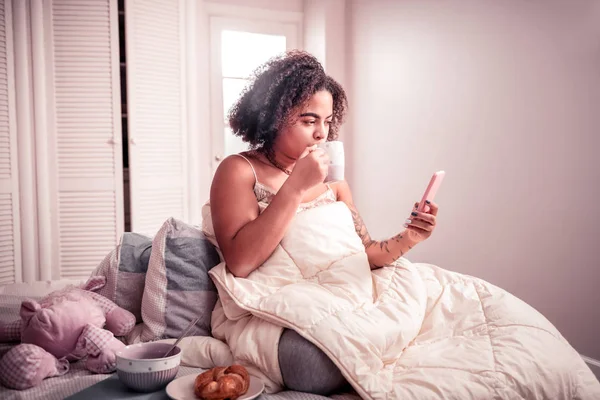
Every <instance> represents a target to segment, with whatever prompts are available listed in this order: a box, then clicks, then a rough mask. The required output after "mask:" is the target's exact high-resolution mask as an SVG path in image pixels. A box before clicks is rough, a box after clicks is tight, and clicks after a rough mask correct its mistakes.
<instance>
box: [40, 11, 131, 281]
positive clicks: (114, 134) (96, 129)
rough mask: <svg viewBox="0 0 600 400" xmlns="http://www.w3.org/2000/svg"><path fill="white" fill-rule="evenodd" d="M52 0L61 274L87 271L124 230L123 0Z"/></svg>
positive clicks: (78, 274) (56, 223)
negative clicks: (120, 26) (120, 15)
mask: <svg viewBox="0 0 600 400" xmlns="http://www.w3.org/2000/svg"><path fill="white" fill-rule="evenodd" d="M46 4H48V3H46ZM50 4H51V16H52V18H51V21H52V22H51V26H52V34H53V35H52V36H53V37H52V42H51V43H52V51H51V55H52V58H53V63H52V67H53V71H52V74H51V75H52V79H51V81H52V84H53V86H54V87H53V94H54V96H53V97H54V99H53V100H54V102H55V104H54V110H55V113H54V124H53V126H54V138H53V139H52V140H50V142H51V143H54V144H55V146H56V147H55V151H56V153H55V157H52V160H53V161H54V167H55V168H56V174H53V175H55V176H56V177H57V178H58V179H57V181H56V182H55V186H54V193H55V197H54V198H53V201H55V202H56V209H57V218H56V220H55V221H54V236H55V238H57V239H58V251H57V252H56V255H55V257H56V259H55V263H56V265H57V266H58V269H59V270H60V276H61V277H82V276H88V275H89V273H90V272H91V271H92V270H93V269H94V268H95V267H96V266H97V265H98V263H99V262H100V261H101V260H102V258H103V257H104V256H105V255H106V254H107V253H108V252H109V251H110V250H112V249H113V248H114V247H115V245H116V244H117V241H118V238H119V237H120V235H121V233H122V232H123V169H122V155H121V151H122V150H121V145H120V143H119V141H120V138H121V125H120V124H121V118H120V117H121V107H120V91H119V87H120V83H119V39H118V35H119V33H118V8H117V0H85V1H82V0H52V1H51V2H50Z"/></svg>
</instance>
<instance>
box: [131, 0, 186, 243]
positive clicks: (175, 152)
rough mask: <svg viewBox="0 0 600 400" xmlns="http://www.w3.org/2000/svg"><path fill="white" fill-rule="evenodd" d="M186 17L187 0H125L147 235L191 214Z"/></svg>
mask: <svg viewBox="0 0 600 400" xmlns="http://www.w3.org/2000/svg"><path fill="white" fill-rule="evenodd" d="M183 21H184V2H183V1H181V0H153V1H149V0H126V1H125V28H126V31H125V32H126V38H125V41H126V50H127V52H126V56H127V116H128V134H129V163H130V164H129V172H130V190H131V230H132V231H134V232H139V233H145V234H147V235H154V234H155V233H156V232H157V230H158V229H159V228H160V226H161V224H162V223H163V222H164V221H165V220H166V219H167V218H169V217H175V218H180V219H184V220H185V219H186V218H187V190H186V179H187V177H186V174H187V171H186V168H185V166H186V165H187V164H186V162H187V161H186V156H185V153H186V151H187V149H186V135H187V133H186V125H185V122H184V121H185V101H184V99H185V88H184V83H185V82H184V77H185V69H184V67H185V62H183V61H182V60H183V59H184V56H185V54H184V51H183V49H184V44H185V43H184V23H183ZM190 84H192V83H190Z"/></svg>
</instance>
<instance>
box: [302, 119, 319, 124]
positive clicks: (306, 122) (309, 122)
mask: <svg viewBox="0 0 600 400" xmlns="http://www.w3.org/2000/svg"><path fill="white" fill-rule="evenodd" d="M315 122H317V121H315V120H312V121H304V123H305V124H309V125H313V124H314V123H315Z"/></svg>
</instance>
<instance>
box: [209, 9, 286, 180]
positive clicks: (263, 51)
mask: <svg viewBox="0 0 600 400" xmlns="http://www.w3.org/2000/svg"><path fill="white" fill-rule="evenodd" d="M297 31H298V27H297V25H296V24H295V23H292V22H287V23H285V22H282V23H279V22H269V21H251V20H243V19H233V18H222V17H213V18H211V60H210V64H211V130H212V135H211V136H212V142H213V143H212V151H213V158H214V160H213V170H214V169H216V167H217V166H218V163H219V162H220V161H221V160H222V159H223V158H224V157H226V156H228V155H230V154H234V153H239V152H241V151H244V150H247V149H248V145H247V143H244V142H243V141H242V140H241V139H240V138H239V137H237V136H234V135H233V133H232V132H231V129H230V128H229V124H228V121H227V114H228V113H229V110H230V109H231V107H232V106H233V105H234V104H235V102H236V101H237V99H238V98H239V96H240V95H241V93H242V91H243V90H244V88H245V87H246V86H247V84H248V83H249V78H250V77H251V75H252V73H253V72H254V70H255V69H256V68H257V67H259V66H260V65H261V64H263V63H264V62H265V61H267V60H269V59H270V58H271V57H273V56H276V55H279V54H282V53H284V52H285V51H286V50H290V49H294V48H297Z"/></svg>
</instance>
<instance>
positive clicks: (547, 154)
mask: <svg viewBox="0 0 600 400" xmlns="http://www.w3.org/2000/svg"><path fill="white" fill-rule="evenodd" d="M349 3H350V6H351V10H350V14H349V15H350V17H349V21H348V22H349V29H350V33H351V34H350V36H349V39H350V41H351V42H352V43H351V46H350V47H349V50H348V54H347V60H348V61H349V65H351V67H349V70H348V71H349V73H348V76H349V78H348V79H349V80H350V82H351V89H352V90H351V101H352V103H351V116H352V121H351V124H350V125H349V126H350V127H351V129H352V132H351V133H352V134H351V143H352V149H353V151H352V154H351V156H350V157H349V162H351V163H352V164H353V168H352V175H351V185H352V186H353V192H354V197H355V200H356V202H357V205H358V206H359V209H360V210H361V213H362V214H363V216H364V219H365V220H366V223H367V226H368V227H369V228H370V231H371V233H372V234H373V235H374V236H376V237H386V236H388V235H391V234H394V233H396V232H398V231H399V230H401V229H402V223H403V221H404V219H405V218H406V217H407V215H408V214H409V212H410V210H411V207H412V204H413V202H414V201H416V200H417V199H418V198H419V196H420V195H421V193H422V191H423V190H424V188H425V186H426V184H427V181H428V179H429V177H430V175H431V173H432V172H433V171H435V170H438V169H445V170H446V171H447V176H446V180H445V182H444V184H443V185H442V188H441V189H440V192H439V196H438V199H437V200H438V202H439V203H440V206H441V209H440V215H439V227H438V229H437V231H436V233H435V234H434V236H433V237H432V238H431V239H430V240H429V241H428V242H426V243H424V244H422V245H420V246H418V247H417V248H415V249H414V250H413V251H412V252H411V253H410V255H409V259H412V260H413V261H423V262H431V263H434V264H437V265H439V266H441V267H443V268H446V269H451V270H455V271H459V272H463V273H467V274H471V275H476V276H478V277H481V278H484V279H486V280H489V281H491V282H492V283H494V284H496V285H498V286H501V287H503V288H505V289H507V290H509V291H510V292H512V293H514V294H515V295H517V296H518V297H520V298H522V299H523V300H525V301H527V302H528V303H530V304H531V305H533V306H534V307H536V308H537V309H538V310H540V311H541V312H542V313H544V314H545V315H546V316H547V317H548V318H549V319H550V320H551V321H552V322H553V323H554V324H555V325H556V326H557V327H558V329H559V330H560V331H561V332H562V333H563V334H564V335H565V336H566V338H567V339H568V340H569V341H571V343H572V344H573V345H574V346H575V347H576V348H577V350H578V351H579V352H580V353H582V354H585V355H587V356H590V357H593V358H596V359H600V341H598V337H599V334H600V332H599V325H600V290H599V288H598V285H599V284H600V262H599V261H598V259H599V256H598V254H597V252H598V247H597V246H598V244H597V243H598V238H600V227H599V223H600V211H599V210H598V207H597V206H596V202H597V200H598V187H599V184H600V161H598V160H599V157H598V154H597V152H598V149H600V132H599V131H598V130H599V127H600V28H599V27H600V2H597V1H594V0H579V1H576V2H569V1H542V0H537V1H533V0H532V1H491V0H480V1H446V2H439V1H433V0H430V1H426V0H404V1H394V0H389V1H386V0H353V1H349Z"/></svg>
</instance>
